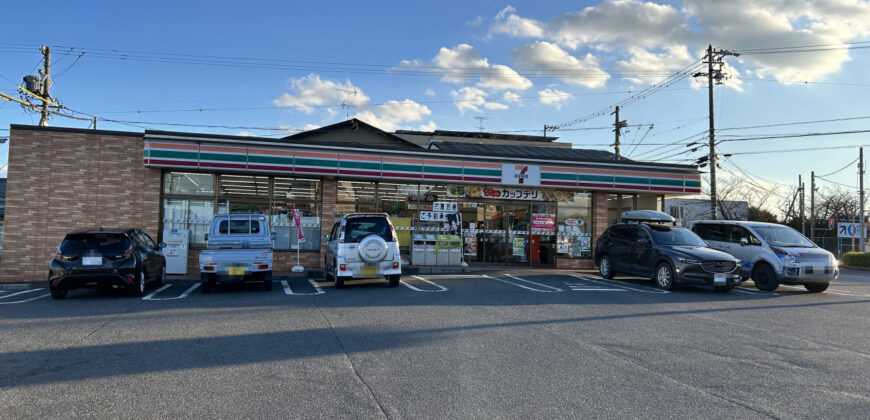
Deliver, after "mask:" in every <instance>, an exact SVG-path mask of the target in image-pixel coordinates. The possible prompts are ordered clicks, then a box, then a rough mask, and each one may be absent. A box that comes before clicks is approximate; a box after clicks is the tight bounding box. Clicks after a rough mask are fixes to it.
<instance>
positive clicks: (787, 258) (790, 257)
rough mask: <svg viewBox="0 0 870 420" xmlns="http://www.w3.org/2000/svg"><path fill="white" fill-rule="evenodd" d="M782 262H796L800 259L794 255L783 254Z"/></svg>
mask: <svg viewBox="0 0 870 420" xmlns="http://www.w3.org/2000/svg"><path fill="white" fill-rule="evenodd" d="M782 262H784V263H786V264H798V263H800V262H801V261H800V259H798V257H796V256H794V255H783V256H782Z"/></svg>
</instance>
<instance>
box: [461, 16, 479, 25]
mask: <svg viewBox="0 0 870 420" xmlns="http://www.w3.org/2000/svg"><path fill="white" fill-rule="evenodd" d="M465 25H466V26H480V25H483V16H476V17H475V18H474V19H471V20H469V21H468V22H465Z"/></svg>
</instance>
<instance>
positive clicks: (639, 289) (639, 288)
mask: <svg viewBox="0 0 870 420" xmlns="http://www.w3.org/2000/svg"><path fill="white" fill-rule="evenodd" d="M571 277H577V278H578V279H583V280H586V281H591V282H593V283H598V284H603V285H606V286H611V287H618V288H621V289H626V290H631V291H634V292H641V293H670V291H667V290H660V289H653V288H649V287H643V286H626V285H624V284H622V283H620V282H618V281H616V280H604V279H593V278H589V277H582V276H578V275H576V274H572V275H571Z"/></svg>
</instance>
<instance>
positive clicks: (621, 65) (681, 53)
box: [614, 45, 697, 83]
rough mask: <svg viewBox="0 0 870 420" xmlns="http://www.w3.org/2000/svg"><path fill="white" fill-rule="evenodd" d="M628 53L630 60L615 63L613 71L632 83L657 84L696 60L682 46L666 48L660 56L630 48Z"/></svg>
mask: <svg viewBox="0 0 870 420" xmlns="http://www.w3.org/2000/svg"><path fill="white" fill-rule="evenodd" d="M628 53H629V54H630V55H631V58H630V59H629V60H623V61H619V62H617V63H616V65H614V70H615V71H617V72H620V73H624V75H623V78H625V79H628V80H630V81H632V82H634V83H657V82H659V81H661V80H662V79H665V78H666V77H668V76H669V75H671V74H672V73H674V72H675V71H678V70H681V69H682V68H684V67H686V66H687V65H689V64H692V63H694V62H695V60H697V58H695V56H693V55H692V54H690V53H689V49H688V48H686V46H684V45H674V46H669V47H666V48H665V52H663V53H660V54H656V53H654V52H651V51H648V50H646V49H643V48H639V47H630V48H628Z"/></svg>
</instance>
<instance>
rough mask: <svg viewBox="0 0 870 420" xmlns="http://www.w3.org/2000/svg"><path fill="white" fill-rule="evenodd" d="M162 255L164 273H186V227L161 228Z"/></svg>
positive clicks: (187, 231)
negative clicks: (163, 245)
mask: <svg viewBox="0 0 870 420" xmlns="http://www.w3.org/2000/svg"><path fill="white" fill-rule="evenodd" d="M163 242H165V243H166V247H165V248H163V256H164V257H165V258H166V274H187V248H188V243H189V242H190V231H189V230H188V229H175V228H171V229H170V228H168V229H164V230H163Z"/></svg>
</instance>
